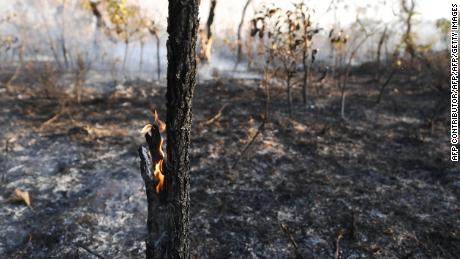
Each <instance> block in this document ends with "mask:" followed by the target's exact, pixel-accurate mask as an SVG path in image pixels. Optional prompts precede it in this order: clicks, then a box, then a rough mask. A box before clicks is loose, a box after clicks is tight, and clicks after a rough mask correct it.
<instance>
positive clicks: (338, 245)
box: [335, 233, 343, 259]
mask: <svg viewBox="0 0 460 259" xmlns="http://www.w3.org/2000/svg"><path fill="white" fill-rule="evenodd" d="M342 238H343V234H342V233H339V235H338V236H337V240H336V241H335V259H339V257H340V239H342Z"/></svg>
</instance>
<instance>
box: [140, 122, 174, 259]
mask: <svg viewBox="0 0 460 259" xmlns="http://www.w3.org/2000/svg"><path fill="white" fill-rule="evenodd" d="M145 140H146V141H147V145H142V146H141V147H140V148H139V157H140V158H141V163H140V170H141V176H142V179H143V180H144V183H145V192H146V194H147V203H148V212H147V213H148V214H147V232H148V233H147V238H146V240H145V245H146V258H148V259H151V258H167V255H168V253H167V252H168V251H167V245H168V243H167V240H168V237H169V236H168V234H169V231H168V229H167V227H168V222H167V219H168V214H167V209H166V208H167V203H166V197H167V190H166V189H165V188H163V189H162V190H161V191H160V192H159V193H157V192H156V186H157V184H159V182H158V181H157V180H156V179H155V177H154V173H153V171H152V170H153V167H154V165H155V164H156V163H158V162H159V161H160V160H161V159H163V155H162V154H161V152H159V150H160V147H161V143H162V142H161V135H160V130H159V127H158V126H157V125H154V126H153V127H152V129H151V130H150V132H149V133H147V134H146V135H145Z"/></svg>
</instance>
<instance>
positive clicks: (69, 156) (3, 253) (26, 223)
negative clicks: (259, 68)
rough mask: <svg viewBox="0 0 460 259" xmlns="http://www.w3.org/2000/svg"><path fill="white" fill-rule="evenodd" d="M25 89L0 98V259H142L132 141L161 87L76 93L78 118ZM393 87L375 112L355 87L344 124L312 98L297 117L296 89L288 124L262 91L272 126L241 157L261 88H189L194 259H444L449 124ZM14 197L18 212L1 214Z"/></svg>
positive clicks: (359, 82) (451, 186) (282, 108)
mask: <svg viewBox="0 0 460 259" xmlns="http://www.w3.org/2000/svg"><path fill="white" fill-rule="evenodd" d="M4 71H6V70H4ZM4 73H6V72H4ZM9 76H10V75H9ZM0 77H1V78H0V79H1V80H2V81H3V82H4V81H5V80H6V79H5V78H7V76H6V75H5V74H2V75H0ZM30 78H31V76H30V75H27V74H25V75H23V76H20V77H18V79H16V80H15V81H14V84H13V86H14V92H13V93H8V92H7V91H6V89H5V85H2V86H0V91H1V93H0V106H1V107H2V109H1V114H0V139H1V143H0V144H1V147H2V148H1V152H0V257H1V258H24V257H25V258H29V257H30V258H79V257H83V258H92V257H100V258H102V257H105V258H142V257H143V256H144V251H145V244H144V238H145V235H146V216H147V208H146V198H145V193H144V190H143V181H142V179H141V177H140V173H139V159H138V155H137V147H138V146H139V145H140V144H142V143H143V142H144V139H143V137H142V136H141V135H140V133H139V131H140V129H141V128H142V127H143V126H144V125H145V124H146V123H147V122H148V121H149V119H150V118H151V112H150V109H152V108H156V109H157V110H158V112H159V114H160V117H163V118H164V117H165V112H166V111H165V98H164V96H165V90H166V88H165V86H164V85H162V84H157V83H154V82H147V81H131V82H125V83H123V84H109V83H98V82H95V81H88V83H87V91H86V92H85V95H84V96H85V97H84V98H83V99H82V101H81V103H80V104H77V103H75V102H63V101H62V99H63V98H64V97H62V96H60V97H58V98H55V97H57V96H58V95H53V92H52V91H48V92H46V91H43V89H45V88H46V87H43V86H41V84H43V83H46V81H36V80H32V79H30ZM63 80H64V79H63ZM64 82H66V81H65V80H64ZM67 82H68V81H67ZM400 82H403V79H401V78H396V79H395V80H394V81H393V83H391V84H390V85H389V86H388V91H387V92H386V95H385V96H384V98H383V100H382V102H381V103H380V104H379V105H376V104H375V99H376V97H377V94H378V89H379V85H378V84H376V83H369V81H368V78H366V77H364V76H363V77H359V78H354V79H353V82H352V83H351V85H350V91H349V94H348V96H347V108H346V114H347V120H346V121H343V120H340V119H339V118H340V116H339V110H340V107H339V93H338V91H337V89H335V88H334V87H333V86H330V85H329V86H328V85H326V86H325V87H323V88H321V89H320V90H319V91H315V90H314V89H315V88H312V90H311V91H310V92H311V94H312V100H313V101H314V105H311V106H310V107H309V108H308V109H307V108H305V107H303V106H302V105H301V99H300V96H301V95H300V89H296V92H295V95H294V96H295V98H294V108H295V109H294V114H293V118H292V119H291V118H289V117H288V116H287V105H286V101H285V99H286V97H285V90H284V88H283V87H282V86H273V87H272V102H271V104H270V118H269V120H268V121H267V123H266V124H265V127H264V130H263V131H262V132H260V134H258V136H257V138H255V140H254V142H253V143H252V145H250V147H249V148H248V150H247V151H246V152H244V153H242V150H243V149H245V147H246V145H247V144H248V143H250V142H251V140H252V139H253V137H254V135H255V134H257V131H258V129H259V126H260V125H261V123H262V121H263V114H264V111H265V94H264V91H263V88H261V87H260V86H259V85H260V81H258V80H251V79H244V80H238V79H231V78H227V79H226V78H220V79H215V80H203V81H201V82H200V83H199V84H198V86H197V88H196V92H195V93H196V94H195V98H194V104H193V105H194V106H193V131H192V146H191V150H190V153H191V157H190V161H191V215H190V216H191V246H190V247H191V250H192V251H191V253H192V258H295V257H297V258H455V257H457V256H458V255H459V254H460V198H459V195H460V169H459V167H458V165H457V166H455V165H454V164H452V163H451V162H450V157H449V155H450V147H449V134H448V132H449V126H448V122H447V120H446V118H447V116H448V114H447V112H446V114H445V116H442V118H441V120H440V121H439V122H437V123H435V124H434V125H433V127H429V126H428V125H427V120H426V118H427V117H428V116H429V114H430V112H431V111H432V110H433V109H434V107H435V105H436V100H437V98H435V97H436V93H434V92H433V90H426V89H425V90H423V89H421V88H420V87H418V86H417V84H416V83H413V84H407V83H400ZM48 83H49V82H48ZM63 85H65V83H63ZM88 89H93V90H92V91H89V90H88ZM45 93H47V94H45ZM59 100H61V101H59ZM448 101H449V99H448V97H447V98H446V102H448ZM55 115H56V116H55ZM50 119H51V120H50ZM16 188H19V189H21V190H23V191H28V192H29V194H30V197H31V201H32V206H31V207H32V208H28V207H27V206H25V205H24V204H22V203H13V202H11V201H10V200H9V196H10V194H11V193H12V192H13V191H14V190H15V189H16Z"/></svg>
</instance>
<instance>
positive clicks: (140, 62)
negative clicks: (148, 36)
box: [139, 40, 144, 74]
mask: <svg viewBox="0 0 460 259" xmlns="http://www.w3.org/2000/svg"><path fill="white" fill-rule="evenodd" d="M140 43H141V53H140V57H139V72H140V73H141V74H142V65H143V63H144V41H143V40H141V42H140Z"/></svg>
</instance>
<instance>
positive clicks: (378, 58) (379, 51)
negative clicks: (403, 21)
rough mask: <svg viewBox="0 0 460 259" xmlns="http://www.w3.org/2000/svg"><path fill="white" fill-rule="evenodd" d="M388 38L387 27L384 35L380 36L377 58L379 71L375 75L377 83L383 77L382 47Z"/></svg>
mask: <svg viewBox="0 0 460 259" xmlns="http://www.w3.org/2000/svg"><path fill="white" fill-rule="evenodd" d="M386 38H387V26H385V29H384V30H383V32H382V35H381V36H380V39H379V44H378V46H377V57H376V63H377V69H376V70H377V71H376V74H375V79H376V80H377V81H378V80H380V77H381V75H382V71H380V67H381V56H382V47H383V44H384V43H385V41H386Z"/></svg>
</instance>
